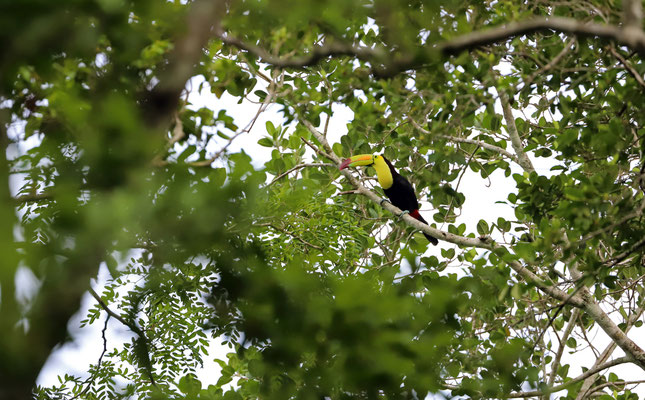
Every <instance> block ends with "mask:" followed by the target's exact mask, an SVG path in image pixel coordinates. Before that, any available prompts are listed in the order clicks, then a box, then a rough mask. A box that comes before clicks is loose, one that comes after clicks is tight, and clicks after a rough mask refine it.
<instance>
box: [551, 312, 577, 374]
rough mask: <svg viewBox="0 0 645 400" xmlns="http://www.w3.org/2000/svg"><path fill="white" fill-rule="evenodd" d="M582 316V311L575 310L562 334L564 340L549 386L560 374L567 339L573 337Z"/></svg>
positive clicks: (559, 348) (560, 346)
mask: <svg viewBox="0 0 645 400" xmlns="http://www.w3.org/2000/svg"><path fill="white" fill-rule="evenodd" d="M579 315H580V309H579V308H576V309H575V310H573V312H572V313H571V317H570V318H569V323H568V324H567V327H566V328H565V329H564V333H563V334H562V340H561V341H560V345H559V346H558V352H557V353H556V354H555V358H554V359H553V363H552V364H551V375H550V376H549V381H548V385H549V386H552V385H553V382H555V377H556V374H557V373H558V368H559V367H560V359H561V358H562V353H563V352H564V348H565V346H566V344H567V343H566V342H567V338H568V337H569V335H571V331H573V327H574V326H576V321H577V320H578V316H579Z"/></svg>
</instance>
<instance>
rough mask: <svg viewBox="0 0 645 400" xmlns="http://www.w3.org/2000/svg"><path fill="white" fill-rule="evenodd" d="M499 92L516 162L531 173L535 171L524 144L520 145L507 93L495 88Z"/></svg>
mask: <svg viewBox="0 0 645 400" xmlns="http://www.w3.org/2000/svg"><path fill="white" fill-rule="evenodd" d="M497 93H498V94H499V100H500V102H501V103H502V110H503V111H504V120H505V121H506V130H507V131H508V135H509V136H510V137H511V145H512V146H513V150H515V154H516V155H517V159H518V163H519V164H520V166H521V167H522V168H523V169H524V171H526V172H528V173H531V172H535V168H533V163H531V160H530V159H529V157H528V156H527V155H526V153H525V152H524V146H523V145H522V139H521V138H520V134H519V133H518V132H517V126H516V125H515V117H513V110H512V109H511V103H510V101H509V99H508V95H507V94H506V92H505V91H504V90H500V89H497Z"/></svg>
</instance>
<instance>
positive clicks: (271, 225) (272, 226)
mask: <svg viewBox="0 0 645 400" xmlns="http://www.w3.org/2000/svg"><path fill="white" fill-rule="evenodd" d="M257 226H268V227H269V228H272V229H275V230H276V231H278V232H282V233H284V234H285V235H287V236H291V237H292V238H294V239H297V240H298V241H299V242H300V243H302V244H304V245H306V246H309V247H313V248H314V249H316V250H322V247H320V246H316V245H315V244H313V243H309V242H307V241H306V240H304V239H303V238H301V237H300V236H298V235H296V234H295V233H293V232H289V231H288V230H286V229H284V228H279V227H277V226H275V225H273V224H270V223H263V224H257Z"/></svg>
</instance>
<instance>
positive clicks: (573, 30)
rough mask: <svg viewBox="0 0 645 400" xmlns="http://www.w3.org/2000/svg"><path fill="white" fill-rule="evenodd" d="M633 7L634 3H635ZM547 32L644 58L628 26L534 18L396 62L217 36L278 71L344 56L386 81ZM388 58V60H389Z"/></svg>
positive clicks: (365, 50) (363, 52)
mask: <svg viewBox="0 0 645 400" xmlns="http://www.w3.org/2000/svg"><path fill="white" fill-rule="evenodd" d="M633 3H636V1H634V2H633ZM548 31H555V32H560V33H566V34H570V35H575V36H580V37H595V38H599V39H605V40H614V41H616V42H618V43H619V44H621V45H624V46H628V47H629V48H631V49H632V50H634V51H636V52H638V53H640V54H641V55H645V32H643V31H642V29H640V28H637V27H636V26H632V25H628V26H626V27H625V28H623V27H619V26H614V25H606V24H598V23H593V22H583V21H578V20H576V19H573V18H565V17H536V18H532V19H528V20H524V21H518V22H510V23H508V24H505V25H501V26H497V27H493V28H485V29H481V30H478V31H474V32H471V33H468V34H465V35H461V36H457V37H455V38H453V39H451V40H448V41H446V42H443V43H439V44H436V45H434V46H428V47H427V48H425V49H422V50H421V51H420V52H419V53H418V54H402V55H399V57H396V58H393V57H391V51H390V50H389V49H386V48H369V47H356V46H352V45H348V44H342V43H336V42H334V43H331V44H325V45H322V46H317V47H314V48H313V49H312V50H311V52H310V54H309V55H308V56H302V57H295V58H282V57H275V56H273V55H271V54H270V53H268V52H267V51H266V50H264V49H262V48H261V47H258V46H256V45H253V44H249V43H246V42H244V41H242V40H240V39H238V38H235V37H233V36H231V35H229V34H226V35H225V34H223V33H220V38H221V39H222V41H223V42H224V43H226V44H228V45H231V46H235V47H237V48H239V49H242V50H245V51H248V52H250V53H252V54H253V55H255V56H256V57H259V58H260V59H261V60H262V61H263V62H266V63H268V64H271V65H274V66H276V67H278V68H305V67H308V66H312V65H315V64H317V63H318V62H320V61H321V60H323V59H325V58H327V57H334V56H344V55H348V56H354V57H356V58H358V59H360V60H363V61H366V62H370V63H372V64H374V65H375V66H374V67H373V68H372V70H373V73H374V74H375V75H376V76H379V77H390V76H393V75H396V74H397V73H400V72H403V71H406V70H410V69H415V68H419V67H421V66H423V65H424V64H427V63H428V62H429V61H431V60H433V59H436V56H437V53H443V54H444V55H446V56H450V55H456V54H459V53H461V52H462V51H466V50H472V49H475V48H478V47H481V46H485V45H490V44H494V43H498V42H502V41H505V40H508V39H510V38H513V37H516V36H521V35H528V34H531V33H536V32H548ZM388 57H389V58H390V59H389V60H388Z"/></svg>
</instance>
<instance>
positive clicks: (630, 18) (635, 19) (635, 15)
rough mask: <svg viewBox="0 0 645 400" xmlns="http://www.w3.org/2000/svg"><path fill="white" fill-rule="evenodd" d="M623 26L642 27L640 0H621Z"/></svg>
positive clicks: (641, 4) (641, 5)
mask: <svg viewBox="0 0 645 400" xmlns="http://www.w3.org/2000/svg"><path fill="white" fill-rule="evenodd" d="M623 26H624V27H625V28H635V29H637V30H640V29H641V28H642V27H643V3H642V0H623Z"/></svg>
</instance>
